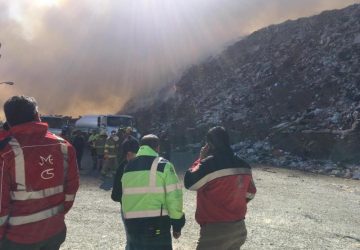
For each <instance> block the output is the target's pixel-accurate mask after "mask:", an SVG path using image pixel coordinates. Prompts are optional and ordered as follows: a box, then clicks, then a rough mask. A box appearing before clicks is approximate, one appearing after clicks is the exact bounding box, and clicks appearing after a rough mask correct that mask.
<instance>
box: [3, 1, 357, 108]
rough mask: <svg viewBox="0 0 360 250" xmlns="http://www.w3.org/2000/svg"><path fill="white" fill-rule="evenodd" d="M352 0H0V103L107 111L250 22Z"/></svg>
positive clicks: (255, 24)
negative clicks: (11, 100)
mask: <svg viewBox="0 0 360 250" xmlns="http://www.w3.org/2000/svg"><path fill="white" fill-rule="evenodd" d="M358 2H360V0H357V1H356V0H342V1H339V0H302V1H300V0H171V1H169V0H136V1H134V0H119V1H111V0H77V1H71V0H32V1H27V0H12V1H7V0H0V29H1V34H0V42H1V43H2V48H1V50H0V53H1V54H2V58H1V59H0V81H14V82H15V85H14V86H8V85H0V104H2V103H3V102H4V101H5V100H6V99H7V98H8V97H10V96H11V95H18V94H25V95H29V96H34V97H35V98H36V99H37V100H38V102H39V105H40V111H41V112H42V113H57V114H59V113H62V114H70V115H79V114H84V113H96V112H101V113H114V112H116V111H118V110H119V109H121V107H122V106H123V104H124V103H125V102H126V101H127V100H128V99H129V98H131V97H133V96H135V95H138V94H141V93H144V92H147V91H149V89H152V88H154V87H161V86H163V85H164V84H165V83H168V82H172V81H174V79H176V77H178V76H179V74H181V73H182V71H183V70H184V69H185V68H187V67H188V66H189V65H191V64H195V63H198V62H199V61H200V60H202V59H203V58H205V57H207V56H209V55H211V54H213V53H216V52H218V51H219V50H220V49H222V48H223V47H224V46H225V45H226V44H229V43H231V42H234V41H236V40H237V39H238V38H239V37H240V36H243V35H245V34H249V33H250V32H252V31H255V30H257V29H259V28H262V27H264V26H267V25H269V24H273V23H279V22H282V21H285V20H287V19H289V18H292V19H294V18H298V17H302V16H309V15H313V14H317V13H319V12H321V11H322V10H325V9H334V8H342V7H345V6H347V5H349V4H352V3H358Z"/></svg>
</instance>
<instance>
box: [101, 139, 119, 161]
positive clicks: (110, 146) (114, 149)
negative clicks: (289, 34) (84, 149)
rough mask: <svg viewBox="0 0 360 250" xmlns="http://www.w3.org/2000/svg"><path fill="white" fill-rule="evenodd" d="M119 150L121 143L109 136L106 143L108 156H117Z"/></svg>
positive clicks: (105, 151)
mask: <svg viewBox="0 0 360 250" xmlns="http://www.w3.org/2000/svg"><path fill="white" fill-rule="evenodd" d="M118 152H119V144H118V142H116V141H114V140H113V138H111V137H110V138H109V139H107V140H106V143H105V150H104V153H105V154H106V155H107V156H108V158H116V157H117V154H118Z"/></svg>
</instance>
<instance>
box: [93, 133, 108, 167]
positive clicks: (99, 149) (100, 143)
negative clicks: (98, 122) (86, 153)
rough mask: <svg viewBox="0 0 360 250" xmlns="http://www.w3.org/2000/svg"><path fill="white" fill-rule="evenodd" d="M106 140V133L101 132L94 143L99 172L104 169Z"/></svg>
mask: <svg viewBox="0 0 360 250" xmlns="http://www.w3.org/2000/svg"><path fill="white" fill-rule="evenodd" d="M106 138H107V135H106V132H101V133H100V135H99V136H98V137H97V138H96V140H95V141H94V145H95V149H96V155H97V169H98V170H99V171H101V169H102V167H103V161H104V151H105V143H106Z"/></svg>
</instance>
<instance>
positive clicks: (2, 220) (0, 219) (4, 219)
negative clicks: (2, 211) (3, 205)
mask: <svg viewBox="0 0 360 250" xmlns="http://www.w3.org/2000/svg"><path fill="white" fill-rule="evenodd" d="M8 217H9V216H8V215H5V216H1V217H0V226H2V225H4V224H5V222H7V219H8Z"/></svg>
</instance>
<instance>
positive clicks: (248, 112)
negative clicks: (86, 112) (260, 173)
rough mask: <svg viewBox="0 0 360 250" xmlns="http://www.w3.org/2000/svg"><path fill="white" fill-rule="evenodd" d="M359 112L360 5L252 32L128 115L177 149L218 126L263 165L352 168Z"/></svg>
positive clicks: (358, 145)
mask: <svg viewBox="0 0 360 250" xmlns="http://www.w3.org/2000/svg"><path fill="white" fill-rule="evenodd" d="M171 91H173V92H174V93H173V94H172V95H171V97H170V98H166V99H165V98H162V96H168V92H171ZM133 103H134V102H133ZM135 103H136V102H135ZM131 109H132V110H133V107H131V105H128V110H131ZM359 112H360V5H353V6H350V7H348V8H345V9H342V10H333V11H326V12H323V13H321V14H320V15H317V16H313V17H310V18H302V19H298V20H295V21H287V22H285V23H282V24H280V25H273V26H269V27H267V28H264V29H261V30H259V31H257V32H254V33H253V34H251V35H249V36H248V37H246V38H244V39H242V40H241V41H239V42H237V43H235V44H234V45H232V46H230V47H228V48H227V49H226V50H225V51H224V52H223V53H221V54H220V55H218V56H216V57H213V58H210V59H208V60H207V61H205V62H203V63H202V64H200V65H196V66H192V67H191V68H189V69H188V70H187V72H185V73H184V74H183V76H182V78H181V79H180V80H179V81H178V82H177V83H176V85H175V86H169V87H168V88H167V89H163V90H161V91H160V94H158V98H157V100H156V101H155V102H153V103H152V104H151V105H148V106H147V107H146V108H139V109H137V110H136V111H135V112H133V113H134V115H135V116H137V117H138V120H139V124H140V126H141V124H142V125H143V130H144V129H145V126H146V129H149V128H150V127H151V128H152V130H155V131H160V130H169V132H170V134H171V137H172V139H173V141H175V142H176V143H177V144H180V145H181V144H188V143H197V142H200V141H201V139H202V137H203V135H204V131H206V130H207V129H208V128H209V127H210V126H212V125H216V124H221V125H224V126H226V127H227V128H228V129H229V130H230V131H231V133H232V138H233V139H234V143H236V142H237V143H239V142H241V143H243V146H242V148H239V150H240V149H242V150H244V147H245V146H244V145H245V144H246V145H247V146H246V147H248V148H250V149H251V150H253V151H254V152H255V154H256V155H257V158H259V155H262V154H259V152H258V150H263V151H264V152H263V151H262V153H263V155H267V156H268V158H274V157H273V156H274V155H276V154H279V152H280V155H281V157H283V156H284V154H285V153H284V152H288V153H289V154H291V155H296V157H300V158H301V159H302V160H308V159H321V160H332V161H333V162H346V163H354V162H357V161H358V160H359V158H360V153H359V152H360V134H358V133H357V127H358V126H357V123H358V121H357V119H360V115H358V114H359ZM149 124H151V126H149ZM244 142H247V143H245V144H244ZM254 142H257V143H260V144H261V143H262V144H261V145H262V146H260V147H258V148H254ZM264 145H267V146H264ZM264 147H265V148H266V150H265V149H263V148H264ZM251 150H250V151H251ZM265 151H266V152H265ZM274 151H275V152H277V153H274ZM269 155H270V156H269ZM285 155H286V154H285ZM265 158H266V157H265V156H264V159H265ZM285 158H286V157H285ZM264 159H262V158H261V157H260V159H257V161H262V160H263V161H265V160H264ZM281 164H288V163H287V162H285V163H281ZM281 164H280V165H281Z"/></svg>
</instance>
